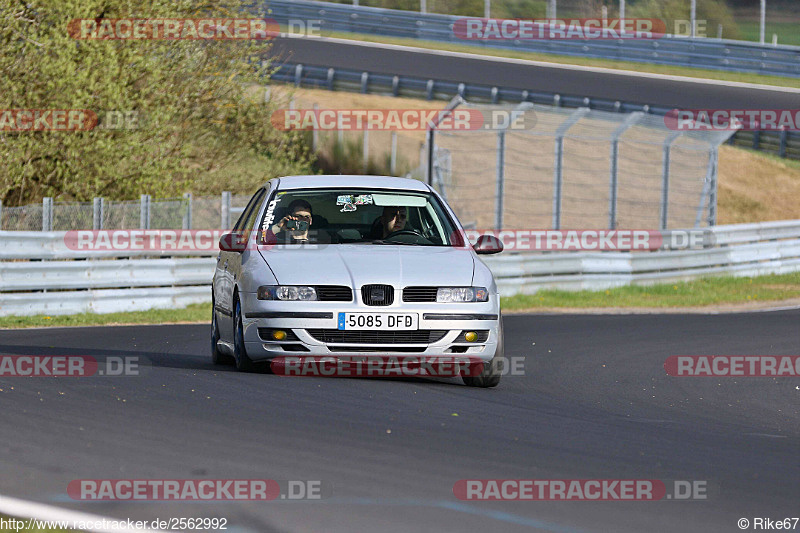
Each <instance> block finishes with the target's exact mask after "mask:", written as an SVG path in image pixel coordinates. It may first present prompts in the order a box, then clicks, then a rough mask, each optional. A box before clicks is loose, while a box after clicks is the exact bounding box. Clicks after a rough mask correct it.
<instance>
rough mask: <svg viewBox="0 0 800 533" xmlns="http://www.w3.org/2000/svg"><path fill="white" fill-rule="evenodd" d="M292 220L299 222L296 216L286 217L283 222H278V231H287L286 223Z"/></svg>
mask: <svg viewBox="0 0 800 533" xmlns="http://www.w3.org/2000/svg"><path fill="white" fill-rule="evenodd" d="M290 220H297V217H296V216H294V215H286V216H285V217H283V218H282V219H281V221H280V222H278V224H277V228H278V230H279V231H281V230H285V229H286V223H287V222H288V221H290ZM275 233H277V231H276V232H275Z"/></svg>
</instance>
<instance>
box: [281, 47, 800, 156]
mask: <svg viewBox="0 0 800 533" xmlns="http://www.w3.org/2000/svg"><path fill="white" fill-rule="evenodd" d="M271 79H272V80H274V81H277V82H281V83H291V84H294V85H296V86H298V87H309V88H315V89H327V90H330V91H349V92H361V93H364V94H380V95H386V96H405V97H409V98H424V99H427V100H451V99H452V98H453V97H454V96H456V95H460V96H461V97H462V98H464V99H466V100H469V101H472V102H476V103H492V104H498V103H501V104H502V103H508V104H512V103H513V104H518V103H521V102H532V103H535V104H543V105H554V106H556V107H569V108H579V107H588V108H590V109H596V110H599V111H612V112H619V113H629V112H633V111H642V112H644V113H650V114H653V115H660V116H663V115H665V114H667V113H668V112H670V111H672V110H673V108H671V107H664V106H657V105H648V104H640V103H634V102H623V101H620V100H606V99H602V98H589V97H583V96H576V95H565V94H557V93H544V92H536V91H527V90H522V89H512V88H508V87H499V86H492V85H476V84H465V83H456V82H451V81H441V80H434V79H429V78H420V77H414V76H399V75H394V76H392V75H388V74H378V73H374V72H369V71H356V70H350V69H334V68H331V67H320V66H314V65H303V64H300V63H288V62H287V63H283V64H281V65H277V66H276V67H275V72H274V73H273V74H272V76H271ZM728 143H729V144H731V145H734V146H742V147H746V148H752V149H754V150H758V151H761V152H766V153H770V154H774V155H777V156H780V157H785V158H790V159H800V132H796V131H782V132H777V131H757V132H753V131H737V132H736V133H735V134H734V135H733V137H731V138H730V140H729V141H728Z"/></svg>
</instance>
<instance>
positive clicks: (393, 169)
mask: <svg viewBox="0 0 800 533" xmlns="http://www.w3.org/2000/svg"><path fill="white" fill-rule="evenodd" d="M389 174H391V175H392V176H394V175H395V174H397V132H396V131H393V132H392V147H391V152H390V155H389Z"/></svg>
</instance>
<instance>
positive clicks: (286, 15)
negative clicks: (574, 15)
mask: <svg viewBox="0 0 800 533" xmlns="http://www.w3.org/2000/svg"><path fill="white" fill-rule="evenodd" d="M251 10H253V11H254V12H257V13H260V14H263V15H264V16H267V17H270V18H273V19H275V20H276V21H277V22H279V23H281V24H287V23H288V22H289V21H291V20H295V21H303V22H304V23H306V24H307V23H308V21H318V23H319V28H320V29H321V30H323V31H335V32H350V33H365V34H374V35H385V36H389V37H407V38H413V39H421V40H428V41H447V42H457V43H461V44H464V43H467V41H464V40H461V39H459V38H458V37H456V36H455V35H454V33H453V29H452V28H453V24H454V23H455V21H456V20H458V19H459V18H462V17H458V16H453V15H438V14H430V13H429V14H422V13H417V12H413V11H399V10H393V9H382V8H374V7H364V6H353V5H348V4H336V3H331V2H312V1H305V0H270V1H268V2H264V3H255V4H253V5H252V6H251ZM469 44H477V45H481V46H486V47H493V48H508V49H513V50H520V51H527V52H540V53H547V54H558V55H567V56H580V57H592V58H602V59H610V60H615V61H633V62H639V63H656V64H664V65H676V66H681V67H694V68H698V67H699V68H707V69H714V70H725V71H730V72H748V73H756V74H768V75H773V76H787V77H800V47H797V46H784V45H780V46H772V45H761V44H758V43H752V42H747V41H732V40H724V39H710V38H688V37H677V36H665V37H663V38H661V39H656V40H636V39H609V40H585V39H566V40H532V39H519V40H506V41H502V40H487V41H469Z"/></svg>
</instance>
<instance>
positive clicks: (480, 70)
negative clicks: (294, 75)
mask: <svg viewBox="0 0 800 533" xmlns="http://www.w3.org/2000/svg"><path fill="white" fill-rule="evenodd" d="M400 48H404V47H400ZM271 53H272V54H273V55H275V56H276V57H279V58H281V59H283V60H285V61H290V62H298V63H303V64H306V65H318V66H325V67H334V68H347V69H355V70H362V71H369V72H374V73H383V74H397V75H404V76H418V77H422V78H429V79H434V80H443V81H453V82H463V83H473V84H480V85H496V86H500V87H508V88H516V89H527V90H529V91H539V92H552V93H559V94H562V95H571V96H580V97H585V96H588V97H589V98H603V99H608V100H612V101H614V100H620V101H623V102H631V103H638V104H650V105H660V106H665V107H675V108H682V109H753V108H758V109H795V108H797V103H798V100H799V99H800V94H798V93H797V92H785V91H780V90H769V89H754V88H749V87H733V86H728V85H724V84H713V83H702V82H700V83H698V82H688V81H678V80H675V79H659V78H652V77H640V76H635V75H630V74H621V73H613V72H596V71H587V70H580V69H573V68H562V67H559V66H556V65H553V66H541V65H529V64H521V63H504V62H501V61H500V60H499V59H498V58H496V57H487V58H486V59H479V58H465V57H454V56H452V55H448V54H447V53H439V54H431V53H423V52H415V51H411V50H410V49H406V50H402V49H393V48H382V47H375V46H370V45H368V44H359V43H357V42H352V43H345V42H342V40H329V39H299V38H292V39H276V41H275V45H274V46H273V48H272V50H271Z"/></svg>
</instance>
